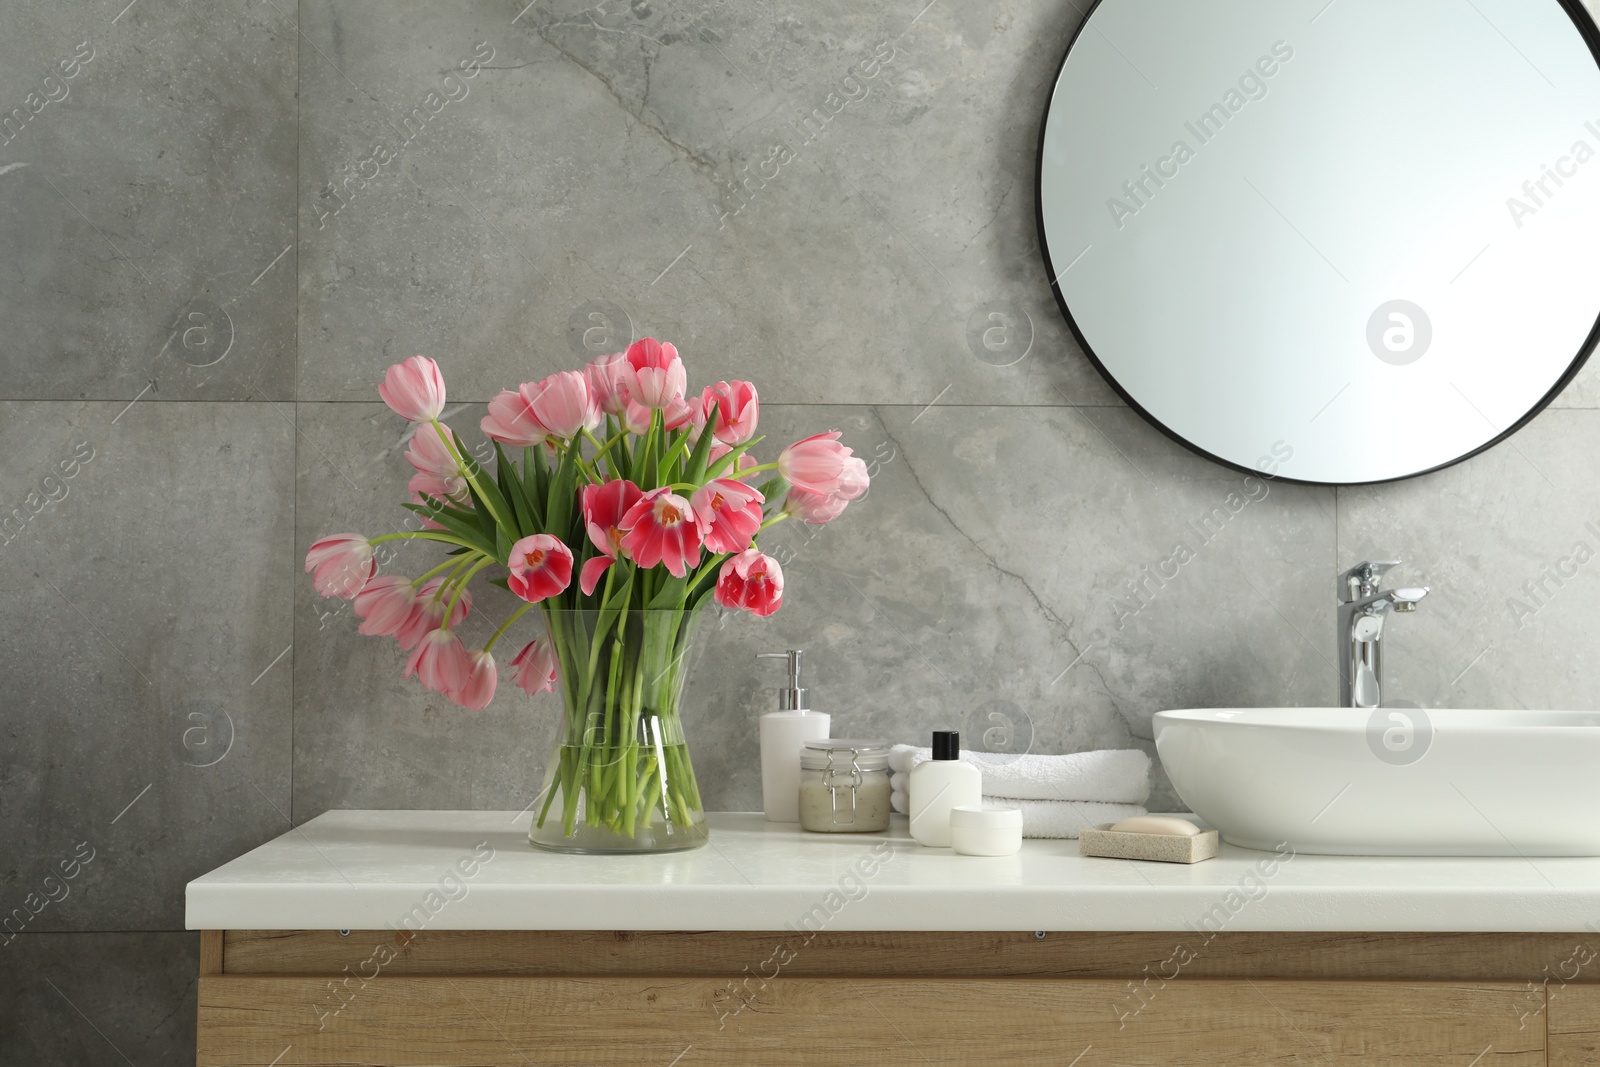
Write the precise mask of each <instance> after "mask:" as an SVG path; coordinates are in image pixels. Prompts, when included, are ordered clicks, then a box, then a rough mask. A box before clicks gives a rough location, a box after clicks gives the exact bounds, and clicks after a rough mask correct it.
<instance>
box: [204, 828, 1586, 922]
mask: <svg viewBox="0 0 1600 1067" xmlns="http://www.w3.org/2000/svg"><path fill="white" fill-rule="evenodd" d="M530 818H531V816H530V815H527V814H518V813H516V812H509V811H330V812H327V813H325V814H323V815H320V816H318V817H317V818H315V819H312V820H311V821H310V822H307V823H305V824H304V825H302V826H299V827H296V828H295V829H293V830H291V831H289V832H288V833H286V834H284V835H283V836H282V837H279V838H277V839H276V840H274V841H269V842H267V843H266V844H265V845H262V846H261V847H260V848H257V849H255V850H254V851H252V852H249V853H247V854H245V855H244V856H241V857H239V858H238V859H236V860H234V861H233V862H231V863H228V864H225V865H223V866H222V867H219V868H217V869H216V870H214V871H212V872H211V873H210V874H207V875H205V876H203V877H201V878H197V879H195V880H194V881H192V882H190V883H189V886H188V893H187V898H188V900H187V917H186V925H187V926H188V928H189V929H191V930H223V929H251V930H342V929H348V930H376V929H383V928H385V927H393V928H397V929H398V928H399V927H400V926H402V925H406V926H409V927H410V928H411V929H419V928H423V927H426V928H427V929H436V930H780V929H785V928H788V927H791V926H792V927H794V928H799V927H800V926H802V925H805V926H806V927H807V928H808V929H817V928H824V929H833V930H1049V931H1065V930H1183V929H1201V928H1202V927H1204V928H1206V929H1213V930H1219V929H1220V930H1318V931H1337V930H1352V931H1358V930H1373V931H1378V930H1388V931H1484V932H1517V931H1545V932H1574V931H1580V930H1586V929H1590V928H1591V927H1590V924H1591V923H1596V924H1600V859H1535V860H1527V859H1392V858H1355V857H1340V856H1307V855H1299V856H1294V857H1292V858H1291V859H1288V860H1279V861H1277V862H1274V854H1273V853H1269V852H1255V851H1251V850H1249V849H1242V848H1235V847H1233V846H1230V845H1223V846H1222V852H1221V854H1220V855H1219V856H1218V857H1217V858H1216V859H1213V860H1208V861H1205V862H1203V863H1197V864H1193V865H1188V866H1185V865H1180V864H1169V863H1150V862H1132V861H1128V860H1112V859H1090V858H1084V857H1080V856H1079V855H1078V843H1077V842H1076V841H1033V840H1030V841H1025V842H1024V843H1023V847H1022V852H1021V854H1019V855H1016V856H1006V857H1000V858H979V857H974V856H959V855H956V854H954V853H952V852H951V851H950V850H948V849H927V848H923V847H921V846H919V845H918V844H917V843H916V842H914V841H913V840H911V838H910V836H909V835H908V834H907V832H906V826H905V819H904V818H903V817H902V816H895V824H894V826H893V827H892V828H891V829H890V831H889V832H888V833H885V834H837V835H835V834H810V833H805V832H803V831H801V830H800V829H799V828H798V827H795V826H779V825H775V824H771V823H767V822H765V821H763V820H762V818H761V816H760V814H759V813H756V814H745V813H713V814H711V815H709V816H708V819H709V820H710V826H711V844H710V845H709V846H708V847H706V848H702V849H697V850H695V851H693V852H678V853H670V854H666V855H653V856H568V855H557V854H554V853H548V852H541V851H537V850H535V849H534V848H532V847H531V846H530V845H529V844H528V840H527V830H528V821H529V819H530ZM475 849H476V857H475V854H474V850H475ZM477 857H487V858H486V859H481V860H480V859H478V858H477ZM464 871H469V872H470V874H464V873H462V872H464ZM869 872H870V873H869ZM407 916H410V919H409V920H407ZM808 917H809V918H808ZM1595 928H1600V926H1597V927H1595Z"/></svg>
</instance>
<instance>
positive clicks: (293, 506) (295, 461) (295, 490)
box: [252, 0, 305, 1059]
mask: <svg viewBox="0 0 1600 1067" xmlns="http://www.w3.org/2000/svg"><path fill="white" fill-rule="evenodd" d="M301 6H302V4H301V0H295V5H294V376H293V379H292V381H293V383H294V384H293V386H292V387H291V389H290V393H289V395H290V396H291V397H292V398H293V400H294V419H293V421H294V433H292V434H291V435H290V437H291V441H290V448H292V449H293V452H292V453H291V457H292V458H291V460H290V469H289V647H290V648H291V649H292V648H293V647H294V639H295V632H294V631H295V627H297V626H298V625H300V612H299V611H297V610H295V607H294V605H295V596H294V586H295V582H296V581H297V580H298V579H299V577H300V576H299V574H298V573H297V572H296V569H295V559H294V557H295V537H296V535H297V532H298V530H299V519H300V190H301V184H300V137H301V128H300V110H301V101H303V100H304V99H305V66H304V64H302V63H301V62H300V56H301V54H302V53H304V52H305V45H304V43H303V42H302V41H301V26H302V25H303V22H302V17H301V10H300V9H301ZM252 684H254V683H252ZM295 725H296V723H295V701H294V656H293V655H290V657H289V783H288V784H289V825H291V826H293V825H294V731H295ZM284 1051H285V1052H287V1051H288V1049H285V1050H284ZM278 1058H279V1059H282V1058H283V1057H282V1056H279V1057H278Z"/></svg>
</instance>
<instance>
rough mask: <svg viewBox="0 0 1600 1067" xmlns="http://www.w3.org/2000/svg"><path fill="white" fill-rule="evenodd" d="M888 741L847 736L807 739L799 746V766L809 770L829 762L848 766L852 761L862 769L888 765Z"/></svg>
mask: <svg viewBox="0 0 1600 1067" xmlns="http://www.w3.org/2000/svg"><path fill="white" fill-rule="evenodd" d="M889 747H890V746H889V742H887V741H856V740H850V739H848V738H838V737H825V738H822V739H821V740H817V741H807V742H805V743H804V744H802V745H801V746H800V766H802V767H804V768H805V769H807V770H811V771H820V770H825V769H826V768H827V767H828V766H829V765H830V764H832V765H833V766H835V767H848V766H850V764H851V763H852V762H854V763H855V764H856V765H857V766H858V767H860V768H862V769H863V770H877V769H879V768H882V767H887V766H888V765H889Z"/></svg>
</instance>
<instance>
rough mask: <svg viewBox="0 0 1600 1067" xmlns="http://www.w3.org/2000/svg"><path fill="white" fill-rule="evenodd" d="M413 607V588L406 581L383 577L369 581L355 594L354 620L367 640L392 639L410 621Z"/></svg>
mask: <svg viewBox="0 0 1600 1067" xmlns="http://www.w3.org/2000/svg"><path fill="white" fill-rule="evenodd" d="M416 605H417V587H416V586H414V585H412V584H411V579H410V578H401V577H399V576H397V575H391V574H385V575H379V576H378V577H376V578H373V579H372V580H371V581H369V582H368V583H367V584H366V585H365V586H363V587H362V589H361V592H359V593H357V594H356V600H355V612H356V618H358V619H360V620H362V621H361V632H362V633H364V634H367V635H368V636H378V637H392V636H394V635H395V634H397V633H399V632H400V627H402V626H404V625H405V624H406V620H408V619H410V618H411V610H412V609H413V608H414V607H416Z"/></svg>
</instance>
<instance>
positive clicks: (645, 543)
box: [620, 486, 701, 578]
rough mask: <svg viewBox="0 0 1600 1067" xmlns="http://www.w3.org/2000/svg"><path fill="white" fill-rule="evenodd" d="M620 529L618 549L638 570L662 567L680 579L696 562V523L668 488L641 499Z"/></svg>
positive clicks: (686, 504)
mask: <svg viewBox="0 0 1600 1067" xmlns="http://www.w3.org/2000/svg"><path fill="white" fill-rule="evenodd" d="M620 525H621V528H622V530H623V533H624V536H623V538H622V548H623V550H624V551H625V552H627V553H628V555H629V556H632V557H633V561H634V562H635V563H637V564H638V565H639V566H641V567H654V566H655V565H656V564H657V563H665V564H666V565H667V570H668V571H669V572H670V573H671V574H672V576H673V577H674V578H682V577H683V576H684V575H685V574H687V573H688V572H689V568H690V567H693V566H695V565H696V564H698V563H699V562H700V539H701V529H700V520H699V518H698V517H697V516H696V515H695V511H694V508H693V506H691V505H690V503H689V502H688V501H687V500H685V499H683V497H681V496H678V495H677V494H675V493H673V492H672V490H671V488H670V487H668V486H662V487H661V488H660V489H652V490H650V492H648V493H645V494H644V495H643V496H641V497H640V498H639V500H638V502H636V503H635V504H634V505H633V507H631V508H629V509H628V513H627V514H626V515H624V516H623V517H622V522H621V524H620Z"/></svg>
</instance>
